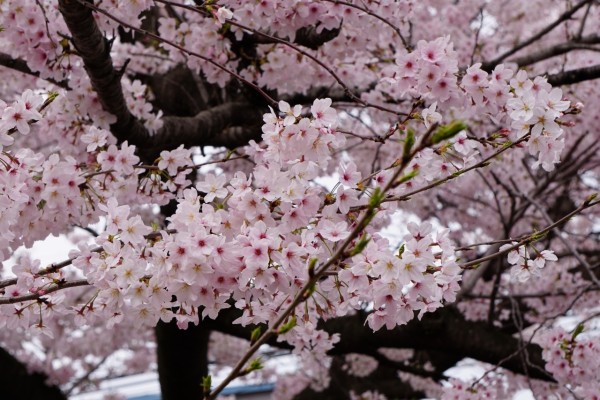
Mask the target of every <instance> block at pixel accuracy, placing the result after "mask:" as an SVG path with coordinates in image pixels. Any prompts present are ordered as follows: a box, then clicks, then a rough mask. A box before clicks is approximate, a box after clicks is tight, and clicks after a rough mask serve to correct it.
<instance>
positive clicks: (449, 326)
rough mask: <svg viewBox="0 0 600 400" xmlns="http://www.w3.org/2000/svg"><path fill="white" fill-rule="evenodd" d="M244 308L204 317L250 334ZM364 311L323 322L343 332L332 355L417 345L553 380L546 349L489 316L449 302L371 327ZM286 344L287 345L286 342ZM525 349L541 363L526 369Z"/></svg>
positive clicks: (210, 323)
mask: <svg viewBox="0 0 600 400" xmlns="http://www.w3.org/2000/svg"><path fill="white" fill-rule="evenodd" d="M240 314H241V311H240V310H236V309H233V308H232V309H228V310H223V311H221V313H220V314H219V317H218V318H217V320H216V321H212V320H205V321H203V322H202V323H203V324H205V325H206V326H207V327H208V328H209V329H212V330H217V331H220V332H223V333H227V334H230V335H233V336H237V337H241V338H245V339H248V338H250V332H251V331H252V329H253V327H252V326H250V327H242V326H240V325H234V324H232V321H233V320H235V319H236V318H238V317H239V316H240ZM364 321H365V315H364V314H357V315H354V316H347V317H340V318H334V319H330V320H328V321H326V322H322V323H321V324H320V325H319V327H320V328H321V329H324V330H326V331H327V332H329V333H330V334H334V333H339V334H340V342H339V343H337V344H336V345H335V347H334V348H333V349H332V350H331V352H330V354H331V355H338V354H347V353H363V354H367V355H371V354H373V353H374V352H375V351H377V349H379V348H381V347H391V348H408V349H415V350H434V351H439V352H440V353H446V354H449V355H452V356H456V357H459V358H461V359H462V358H464V357H470V358H473V359H476V360H479V361H483V362H486V363H489V364H492V365H496V364H498V363H500V362H501V361H503V360H505V361H504V362H503V363H502V365H501V366H502V367H503V368H506V369H508V370H511V371H513V372H515V373H519V374H527V373H529V376H531V377H533V378H538V379H543V380H546V381H548V380H550V378H549V376H548V375H546V374H544V373H543V372H541V371H540V370H539V369H538V368H540V369H541V370H543V369H544V365H545V363H544V360H543V359H542V349H541V348H540V347H539V346H538V345H536V344H521V343H519V341H518V339H516V338H514V337H512V336H511V335H509V334H507V333H504V332H502V331H500V330H498V329H494V328H493V327H490V326H489V325H488V324H486V323H485V322H473V321H466V320H465V319H464V318H463V317H462V316H460V314H459V313H458V312H457V311H455V310H453V309H452V308H451V307H445V308H443V309H440V310H438V311H436V312H434V313H432V314H427V315H426V316H425V317H423V319H422V320H420V321H419V320H417V319H414V320H412V321H411V322H409V323H408V324H406V325H402V326H399V327H397V328H395V329H393V330H385V329H382V330H379V331H377V332H373V331H372V330H371V329H370V328H369V327H368V326H365V323H364ZM275 339H276V338H273V340H271V341H269V344H270V345H272V346H278V347H282V345H285V343H281V342H277V341H276V340H275ZM288 346H289V345H285V346H284V347H288ZM521 351H526V352H527V353H528V356H529V361H530V362H531V364H532V365H534V366H535V367H537V368H531V369H529V370H527V371H526V370H525V368H524V366H523V363H522V362H521V358H520V352H521Z"/></svg>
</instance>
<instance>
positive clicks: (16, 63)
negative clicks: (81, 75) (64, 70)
mask: <svg viewBox="0 0 600 400" xmlns="http://www.w3.org/2000/svg"><path fill="white" fill-rule="evenodd" d="M0 65H2V66H3V67H6V68H10V69H12V70H15V71H19V72H22V73H24V74H27V75H31V76H35V77H36V78H39V77H40V73H39V72H35V71H32V70H31V68H29V66H28V65H27V62H26V61H25V60H21V59H20V58H14V57H12V56H11V55H10V54H6V53H0ZM46 80H47V81H48V82H51V83H54V84H55V85H56V86H60V87H62V88H65V89H66V88H68V85H67V82H66V81H60V82H59V81H56V80H54V79H52V78H46Z"/></svg>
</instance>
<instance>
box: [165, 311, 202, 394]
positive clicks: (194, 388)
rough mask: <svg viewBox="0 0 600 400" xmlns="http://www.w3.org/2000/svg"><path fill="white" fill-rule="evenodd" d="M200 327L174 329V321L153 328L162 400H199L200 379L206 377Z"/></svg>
mask: <svg viewBox="0 0 600 400" xmlns="http://www.w3.org/2000/svg"><path fill="white" fill-rule="evenodd" d="M209 335H210V331H209V330H207V329H205V328H204V327H203V325H202V324H200V325H192V324H190V325H189V327H188V329H186V330H182V329H179V328H178V327H177V324H176V323H175V320H173V321H171V322H170V323H168V324H167V323H164V322H162V321H160V322H159V323H158V325H157V326H156V344H157V356H158V376H159V380H160V389H161V393H162V400H200V399H202V394H203V393H202V387H201V383H202V377H203V376H206V375H208V337H209Z"/></svg>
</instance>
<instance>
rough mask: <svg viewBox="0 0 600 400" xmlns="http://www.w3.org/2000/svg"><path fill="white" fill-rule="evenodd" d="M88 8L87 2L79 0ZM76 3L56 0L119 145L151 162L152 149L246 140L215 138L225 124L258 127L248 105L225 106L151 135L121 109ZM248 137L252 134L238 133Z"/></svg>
mask: <svg viewBox="0 0 600 400" xmlns="http://www.w3.org/2000/svg"><path fill="white" fill-rule="evenodd" d="M82 2H83V3H88V4H90V6H93V4H92V3H91V1H90V0H82ZM82 2H80V1H78V0H59V10H60V12H61V13H62V15H63V17H64V19H65V22H66V23H67V26H68V28H69V31H70V32H71V35H72V40H73V44H74V46H75V48H76V49H77V52H78V54H79V56H80V57H81V58H82V60H83V63H84V65H85V69H86V71H87V73H88V76H89V78H90V81H91V83H92V87H93V88H94V90H95V91H96V93H97V94H98V99H99V101H100V103H101V104H102V107H103V108H104V110H105V111H107V112H109V113H111V114H113V115H114V116H115V117H116V122H115V123H113V124H112V125H111V132H112V133H113V134H114V135H115V137H116V138H117V140H118V141H119V142H124V141H128V142H129V143H130V144H133V145H135V146H137V147H138V148H139V149H140V154H141V155H142V157H144V158H145V159H146V160H148V159H150V160H152V159H153V158H155V157H156V156H157V155H158V153H157V152H158V151H162V150H169V149H174V148H177V147H178V146H179V145H181V144H183V145H185V146H188V147H191V146H228V147H236V146H239V145H242V144H245V143H247V142H248V140H249V138H248V137H245V136H244V135H240V132H241V131H240V130H238V131H236V135H231V134H230V135H227V136H220V135H219V134H220V133H221V132H222V131H223V130H225V129H226V128H229V127H231V126H246V125H249V124H253V123H254V124H256V123H257V122H259V123H260V121H261V120H262V118H261V116H262V112H261V111H260V109H259V108H258V107H256V106H255V105H252V104H249V103H241V102H239V103H226V104H223V105H220V106H217V107H214V108H212V109H209V110H205V111H202V112H200V113H198V114H197V115H196V116H194V117H166V118H164V119H163V123H164V124H163V127H162V128H161V129H159V130H158V132H157V133H156V134H153V135H151V134H150V132H148V130H147V129H146V128H145V127H144V125H143V124H142V123H141V122H140V121H139V120H138V119H137V118H135V117H134V116H133V114H131V112H130V111H129V109H128V108H127V104H126V102H125V98H124V96H123V90H122V86H121V73H120V72H118V71H116V70H115V68H114V66H113V62H112V58H111V55H110V44H109V42H108V40H107V39H106V38H105V37H104V36H103V35H102V32H100V30H99V28H98V25H97V24H96V21H95V19H94V17H93V15H92V10H91V9H90V8H88V7H86V6H85V5H84V4H82ZM244 132H245V133H247V134H248V135H251V136H252V137H254V136H255V134H256V131H250V132H248V130H245V131H244Z"/></svg>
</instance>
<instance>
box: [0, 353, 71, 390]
mask: <svg viewBox="0 0 600 400" xmlns="http://www.w3.org/2000/svg"><path fill="white" fill-rule="evenodd" d="M46 379H47V377H46V375H44V374H40V373H34V374H30V373H29V372H28V371H27V368H26V367H25V365H23V364H22V363H21V362H20V361H19V360H17V359H16V358H14V357H13V356H12V355H11V354H10V353H9V352H7V351H6V350H4V349H3V348H1V347H0V387H1V388H2V389H1V390H2V399H6V400H67V396H65V395H64V394H63V393H62V392H61V390H60V389H59V388H58V387H57V386H53V385H49V384H47V383H46Z"/></svg>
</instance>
